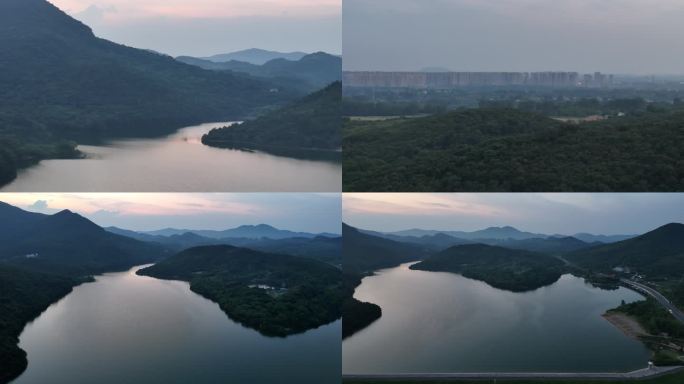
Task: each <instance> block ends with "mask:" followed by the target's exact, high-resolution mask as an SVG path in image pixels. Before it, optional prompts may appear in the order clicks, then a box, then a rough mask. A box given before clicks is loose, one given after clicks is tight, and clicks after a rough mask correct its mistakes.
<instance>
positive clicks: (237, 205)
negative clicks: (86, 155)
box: [0, 193, 341, 233]
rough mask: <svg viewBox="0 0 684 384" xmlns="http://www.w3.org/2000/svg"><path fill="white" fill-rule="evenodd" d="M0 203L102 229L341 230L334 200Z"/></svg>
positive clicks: (188, 197)
mask: <svg viewBox="0 0 684 384" xmlns="http://www.w3.org/2000/svg"><path fill="white" fill-rule="evenodd" d="M0 201H3V202H5V203H8V204H12V205H14V206H18V207H19V208H22V209H25V210H28V211H33V212H40V213H47V214H53V213H56V212H58V211H61V210H63V209H69V210H71V211H74V212H76V213H78V214H80V215H82V216H85V217H87V218H88V219H90V220H92V221H93V222H95V223H97V224H98V225H100V226H102V227H107V226H117V227H121V228H125V229H131V230H155V229H162V228H167V227H175V228H183V229H228V228H232V227H236V226H239V225H243V224H253V225H254V224H262V223H263V224H270V225H273V226H274V227H278V228H281V229H289V230H293V231H304V232H313V233H318V232H331V233H339V232H340V230H341V224H340V219H341V200H340V197H339V194H305V193H235V194H226V193H219V194H201V193H190V194H174V193H167V194H155V193H139V194H127V193H113V194H102V193H92V194H88V193H83V194H61V193H2V194H0Z"/></svg>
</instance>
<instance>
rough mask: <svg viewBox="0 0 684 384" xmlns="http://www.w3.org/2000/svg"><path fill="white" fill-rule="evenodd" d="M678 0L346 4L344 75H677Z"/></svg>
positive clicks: (682, 28)
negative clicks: (441, 71) (434, 71)
mask: <svg viewBox="0 0 684 384" xmlns="http://www.w3.org/2000/svg"><path fill="white" fill-rule="evenodd" d="M682 20H684V1H682V0H345V1H344V5H343V30H344V31H343V52H344V69H345V70H386V71H387V70H397V71H402V70H405V71H414V70H420V69H423V68H426V67H441V68H446V69H450V70H455V71H521V72H524V71H547V70H549V71H577V72H581V73H593V72H595V71H602V72H605V73H615V74H683V73H684V67H683V66H682V64H684V49H682V48H684V23H683V22H682Z"/></svg>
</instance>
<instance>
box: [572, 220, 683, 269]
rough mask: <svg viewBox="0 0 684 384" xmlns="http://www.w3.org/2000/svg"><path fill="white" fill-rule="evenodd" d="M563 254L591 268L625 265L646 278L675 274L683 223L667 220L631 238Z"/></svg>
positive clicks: (679, 265)
mask: <svg viewBox="0 0 684 384" xmlns="http://www.w3.org/2000/svg"><path fill="white" fill-rule="evenodd" d="M565 257H566V258H567V259H568V260H569V261H571V262H573V263H575V264H577V265H579V266H580V267H583V268H586V269H590V270H595V271H602V272H611V271H612V269H613V268H615V267H629V268H630V269H632V270H634V271H637V272H639V273H641V274H646V275H648V276H649V278H672V277H677V278H678V277H680V276H682V274H684V224H679V223H671V224H667V225H664V226H662V227H660V228H656V229H654V230H652V231H650V232H648V233H645V234H643V235H641V236H638V237H635V238H632V239H627V240H623V241H620V242H617V243H612V244H605V245H600V246H597V247H592V248H588V249H582V250H578V251H575V252H571V253H569V254H567V255H566V256H565Z"/></svg>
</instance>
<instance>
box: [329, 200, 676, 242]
mask: <svg viewBox="0 0 684 384" xmlns="http://www.w3.org/2000/svg"><path fill="white" fill-rule="evenodd" d="M343 206H344V209H343V218H344V221H345V222H346V223H347V224H349V225H352V226H354V227H358V228H362V229H370V230H376V231H384V232H391V231H399V230H404V229H412V228H421V229H435V230H462V231H474V230H479V229H484V228H487V227H492V226H506V225H510V226H513V227H515V228H517V229H519V230H523V231H529V232H535V233H544V234H549V235H552V234H562V235H574V234H576V233H581V232H588V233H594V234H604V235H616V234H642V233H645V232H648V231H650V230H653V229H655V228H657V227H660V226H662V225H664V224H668V223H671V222H679V223H684V193H680V194H675V193H672V194H657V193H632V194H629V193H622V194H614V193H548V194H531V193H453V194H440V193H436V194H431V193H420V194H419V193H413V194H412V193H405V194H402V193H397V194H383V193H378V194H375V193H368V194H353V193H348V194H345V195H344V199H343Z"/></svg>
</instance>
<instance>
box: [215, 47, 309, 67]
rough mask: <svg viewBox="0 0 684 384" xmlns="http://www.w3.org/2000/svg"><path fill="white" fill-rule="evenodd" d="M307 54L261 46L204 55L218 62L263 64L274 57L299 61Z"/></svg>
mask: <svg viewBox="0 0 684 384" xmlns="http://www.w3.org/2000/svg"><path fill="white" fill-rule="evenodd" d="M306 55H307V54H306V53H304V52H278V51H268V50H265V49H259V48H250V49H244V50H241V51H235V52H230V53H222V54H218V55H213V56H209V57H202V59H204V60H209V61H213V62H216V63H225V62H227V61H231V60H235V61H244V62H246V63H250V64H255V65H263V64H265V63H266V62H268V61H271V60H273V59H285V60H290V61H297V60H299V59H301V58H302V57H304V56H306Z"/></svg>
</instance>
